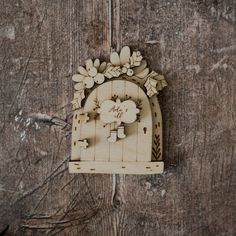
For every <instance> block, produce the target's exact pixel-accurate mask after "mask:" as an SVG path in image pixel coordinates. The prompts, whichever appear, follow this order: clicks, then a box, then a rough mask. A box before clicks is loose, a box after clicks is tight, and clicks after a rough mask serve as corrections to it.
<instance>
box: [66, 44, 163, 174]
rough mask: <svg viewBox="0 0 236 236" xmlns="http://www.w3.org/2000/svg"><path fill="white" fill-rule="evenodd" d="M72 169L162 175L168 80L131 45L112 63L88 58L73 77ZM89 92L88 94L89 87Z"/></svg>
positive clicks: (85, 171)
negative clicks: (161, 98) (162, 99)
mask: <svg viewBox="0 0 236 236" xmlns="http://www.w3.org/2000/svg"><path fill="white" fill-rule="evenodd" d="M72 80H73V81H74V82H75V86H74V88H75V90H76V91H75V93H74V99H73V101H72V105H73V113H74V114H73V125H72V150H71V161H70V163H69V171H70V173H120V174H156V173H162V172H163V168H164V163H163V161H162V152H163V148H162V142H163V141H162V115H161V110H160V106H159V102H158V98H157V96H156V95H157V94H158V93H159V91H161V90H162V89H163V88H164V87H165V86H167V83H166V81H165V78H164V76H163V75H159V74H158V73H157V72H155V71H151V72H150V70H149V68H147V62H146V61H145V60H144V59H143V57H142V55H141V53H140V52H139V51H134V52H132V53H131V50H130V48H129V47H128V46H125V47H123V48H122V49H121V52H120V54H118V53H117V52H113V53H111V55H110V62H108V63H107V62H102V63H101V62H100V60H99V59H96V60H94V61H93V60H91V59H89V60H87V61H86V62H85V67H82V66H79V67H78V73H77V74H75V75H73V77H72ZM86 90H87V91H88V92H85V91H86Z"/></svg>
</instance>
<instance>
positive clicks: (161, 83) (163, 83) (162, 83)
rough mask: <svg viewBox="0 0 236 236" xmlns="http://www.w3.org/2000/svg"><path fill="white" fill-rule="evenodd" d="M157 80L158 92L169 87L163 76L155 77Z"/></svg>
mask: <svg viewBox="0 0 236 236" xmlns="http://www.w3.org/2000/svg"><path fill="white" fill-rule="evenodd" d="M154 78H155V79H156V80H157V90H158V91H160V90H162V89H163V88H164V87H166V86H167V82H166V80H165V77H164V76H163V75H157V76H155V77H154Z"/></svg>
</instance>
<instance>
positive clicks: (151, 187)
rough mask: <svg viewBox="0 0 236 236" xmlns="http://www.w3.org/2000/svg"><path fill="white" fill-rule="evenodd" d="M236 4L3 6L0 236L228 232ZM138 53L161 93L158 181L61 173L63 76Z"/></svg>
mask: <svg viewBox="0 0 236 236" xmlns="http://www.w3.org/2000/svg"><path fill="white" fill-rule="evenodd" d="M235 7H236V3H235V1H234V0H225V1H220V0H219V1H218V0H214V1H213V0H209V1H202V0H192V1H187V0H173V1H165V0H160V1H155V0H149V1H148V0H145V1H141V0H129V1H124V0H116V1H112V0H99V1H98V0H96V1H92V0H88V1H76V0H58V1H55V0H52V1H48V0H2V1H1V7H0V60H1V63H0V118H1V123H0V163H1V164H0V232H1V233H2V234H1V233H0V234H1V235H3V234H4V235H82V236H84V235H85V236H86V235H89V236H90V235H98V236H100V235H102V236H103V235H104V236H106V235H108V236H110V235H129V236H130V235H131V236H132V235H166V236H167V235H168V236H176V235H191V236H195V235H196V236H199V235H204V236H205V235H224V236H225V235H227V236H228V235H230V236H231V235H235V234H236V226H235V225H236V224H235V219H236V211H235V208H236V204H235V199H236V198H235V194H236V178H235V164H236V163H235V142H236V133H235V132H236V131H235V115H236V114H235V107H236V104H235V89H236V78H235V64H236V57H235V52H236V42H235ZM123 45H129V46H131V48H133V49H136V48H137V49H140V50H141V52H142V54H143V55H144V56H145V58H147V59H148V63H149V64H150V67H151V68H153V69H154V70H157V71H161V72H162V73H163V74H164V75H165V76H166V78H167V82H168V84H169V86H168V87H167V88H166V89H165V90H164V92H163V93H162V94H161V96H160V103H161V108H162V111H163V120H164V159H165V162H166V170H165V172H164V174H162V175H153V176H128V175H127V176H124V175H100V174H78V175H70V174H69V173H68V160H69V156H70V130H71V115H72V113H71V104H70V101H71V100H72V94H73V90H72V89H73V85H72V81H71V76H72V74H73V73H75V71H76V68H77V65H78V64H82V63H83V62H84V61H85V60H86V59H87V58H90V57H91V56H94V57H95V58H96V57H101V58H103V59H107V57H108V55H109V52H110V49H111V48H114V49H118V50H119V49H120V48H121V47H122V46H123Z"/></svg>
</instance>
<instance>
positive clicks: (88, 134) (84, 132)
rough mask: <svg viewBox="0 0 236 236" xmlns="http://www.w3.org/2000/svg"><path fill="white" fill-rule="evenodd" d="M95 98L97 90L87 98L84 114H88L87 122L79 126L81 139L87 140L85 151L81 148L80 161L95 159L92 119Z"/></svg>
mask: <svg viewBox="0 0 236 236" xmlns="http://www.w3.org/2000/svg"><path fill="white" fill-rule="evenodd" d="M96 97H97V89H95V90H93V91H92V93H91V94H90V95H89V96H88V98H87V100H86V103H85V106H84V110H83V112H84V113H86V112H87V113H88V114H89V116H90V119H89V121H88V122H87V123H86V124H81V139H88V144H89V145H88V147H87V148H86V149H84V148H81V160H84V161H86V160H87V161H88V160H94V158H95V146H96V138H95V137H96V122H95V119H94V116H93V117H92V114H93V113H94V112H93V108H94V107H95V100H96Z"/></svg>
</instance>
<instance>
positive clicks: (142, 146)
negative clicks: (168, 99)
mask: <svg viewBox="0 0 236 236" xmlns="http://www.w3.org/2000/svg"><path fill="white" fill-rule="evenodd" d="M138 99H139V100H140V101H141V107H142V109H141V111H140V121H139V122H138V123H137V124H138V131H137V137H138V141H137V161H151V155H152V132H153V131H152V130H153V127H152V112H151V107H150V102H149V99H148V98H147V95H146V94H145V93H144V91H143V90H142V89H141V88H138Z"/></svg>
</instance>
